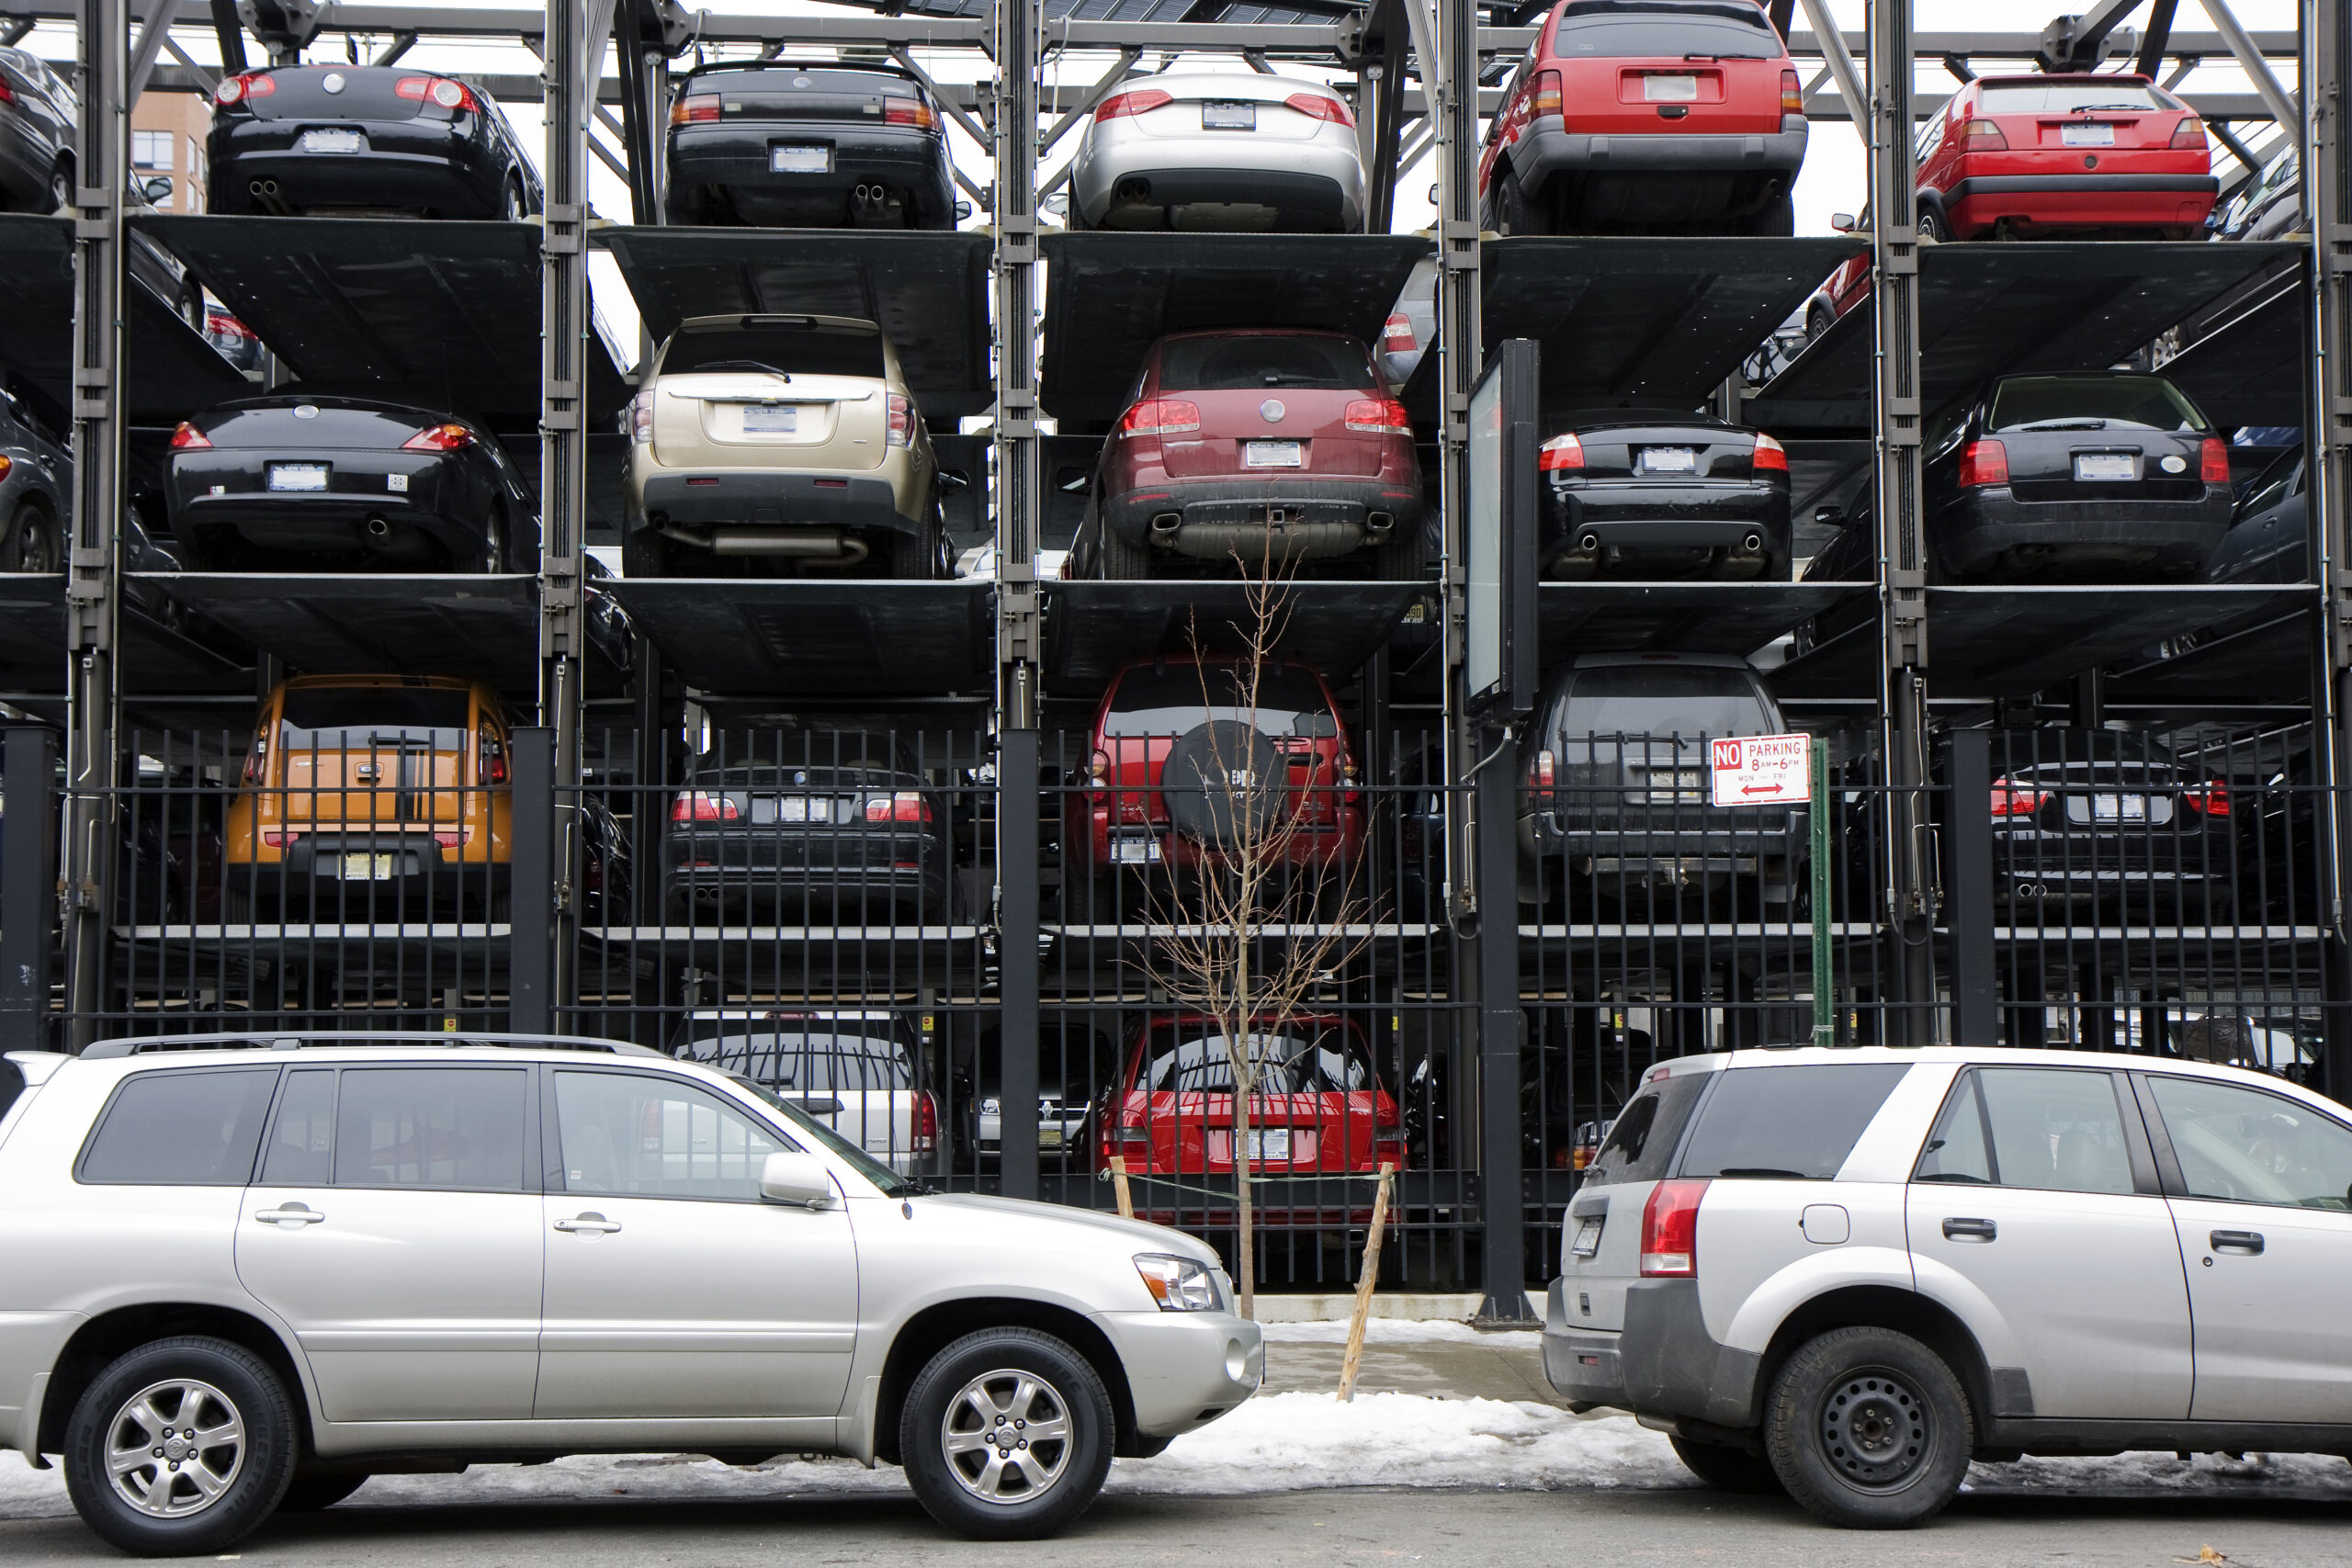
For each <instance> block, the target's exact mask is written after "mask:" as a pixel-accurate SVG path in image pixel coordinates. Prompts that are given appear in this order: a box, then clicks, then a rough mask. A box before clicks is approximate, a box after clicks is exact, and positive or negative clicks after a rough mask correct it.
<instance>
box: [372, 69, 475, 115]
mask: <svg viewBox="0 0 2352 1568" xmlns="http://www.w3.org/2000/svg"><path fill="white" fill-rule="evenodd" d="M392 91H393V93H394V94H396V95H397V96H401V97H403V98H407V99H410V100H412V101H413V102H415V103H420V104H434V105H437V106H438V107H442V108H445V109H475V110H479V109H480V108H481V101H480V100H479V99H477V98H476V97H475V96H474V95H473V91H472V89H471V88H469V87H468V86H467V85H465V84H464V83H463V82H456V81H452V80H450V79H449V78H448V77H447V76H403V77H401V79H400V80H399V81H397V82H395V83H393V84H392Z"/></svg>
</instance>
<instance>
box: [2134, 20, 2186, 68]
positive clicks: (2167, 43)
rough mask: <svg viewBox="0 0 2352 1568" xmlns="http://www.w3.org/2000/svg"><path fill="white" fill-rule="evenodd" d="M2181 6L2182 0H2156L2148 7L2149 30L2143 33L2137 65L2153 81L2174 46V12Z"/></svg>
mask: <svg viewBox="0 0 2352 1568" xmlns="http://www.w3.org/2000/svg"><path fill="white" fill-rule="evenodd" d="M2179 6H2180V0H2155V4H2154V5H2153V6H2150V7H2149V8H2148V30H2147V31H2146V32H2145V33H2143V35H2141V39H2140V58H2139V60H2138V61H2137V62H2135V66H2136V68H2137V69H2138V71H2139V73H2140V74H2141V75H2143V76H2145V77H2146V78H2148V80H2150V81H2151V82H2153V81H2154V80H2155V79H2156V72H2157V71H2158V70H2159V69H2161V68H2162V66H2163V65H2164V62H2165V52H2166V51H2168V50H2169V49H2170V48H2171V47H2172V19H2173V14H2174V13H2175V12H2176V11H2177V10H2178V9H2179Z"/></svg>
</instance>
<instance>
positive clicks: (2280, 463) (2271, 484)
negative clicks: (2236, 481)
mask: <svg viewBox="0 0 2352 1568" xmlns="http://www.w3.org/2000/svg"><path fill="white" fill-rule="evenodd" d="M2302 478H2303V455H2302V453H2301V452H2300V451H2295V450H2290V451H2285V452H2281V453H2279V454H2278V456H2277V457H2273V458H2272V459H2271V460H2270V463H2269V466H2268V467H2267V468H2264V469H2263V470H2262V472H2261V473H2260V474H2259V475H2258V476H2256V479H2255V481H2254V483H2253V484H2252V485H2250V486H2248V487H2247V489H2246V492H2245V500H2243V501H2241V502H2238V504H2237V513H2236V515H2235V516H2234V517H2233V518H2232V519H2231V521H2232V522H2233V524H2236V523H2243V522H2245V521H2246V520H2247V519H2248V518H2252V517H2259V516H2261V515H2262V514H2263V513H2266V512H2267V511H2269V510H2270V509H2271V508H2272V507H2274V506H2276V505H2278V503H2279V502H2282V501H2284V500H2286V499H2287V498H2288V497H2289V496H2290V495H2296V494H2300V493H2301V491H2302V488H2303V487H2302Z"/></svg>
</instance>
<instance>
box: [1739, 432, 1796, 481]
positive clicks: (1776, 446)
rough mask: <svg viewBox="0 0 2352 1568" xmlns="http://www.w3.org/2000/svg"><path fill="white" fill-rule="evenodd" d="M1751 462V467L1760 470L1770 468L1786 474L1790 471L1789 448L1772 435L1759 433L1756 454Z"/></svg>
mask: <svg viewBox="0 0 2352 1568" xmlns="http://www.w3.org/2000/svg"><path fill="white" fill-rule="evenodd" d="M1749 463H1750V467H1751V468H1756V469H1758V470H1764V469H1770V471H1772V472H1774V473H1781V474H1785V473H1787V472H1788V471H1789V449H1788V448H1787V447H1785V446H1781V444H1780V443H1779V442H1777V441H1775V440H1773V439H1772V438H1771V437H1770V436H1769V435H1764V434H1758V436H1757V437H1756V456H1755V457H1753V458H1751V459H1750V460H1749Z"/></svg>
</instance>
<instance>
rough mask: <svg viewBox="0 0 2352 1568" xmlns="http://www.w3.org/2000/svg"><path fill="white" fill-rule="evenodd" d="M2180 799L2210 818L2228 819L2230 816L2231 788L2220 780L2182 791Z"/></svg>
mask: <svg viewBox="0 0 2352 1568" xmlns="http://www.w3.org/2000/svg"><path fill="white" fill-rule="evenodd" d="M2180 798H2181V799H2183V800H2185V801H2187V802H2188V805H2189V807H2190V808H2191V809H2193V810H2197V811H2201V812H2203V813H2204V814H2205V815H2206V816H2208V817H2227V816H2228V815H2229V814H2230V786H2229V785H2227V784H2223V783H2222V781H2221V780H2219V779H2214V780H2212V781H2211V782H2210V783H2207V784H2199V785H2197V786H2196V787H2195V788H2193V789H2185V790H2182V791H2181V792H2180Z"/></svg>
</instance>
